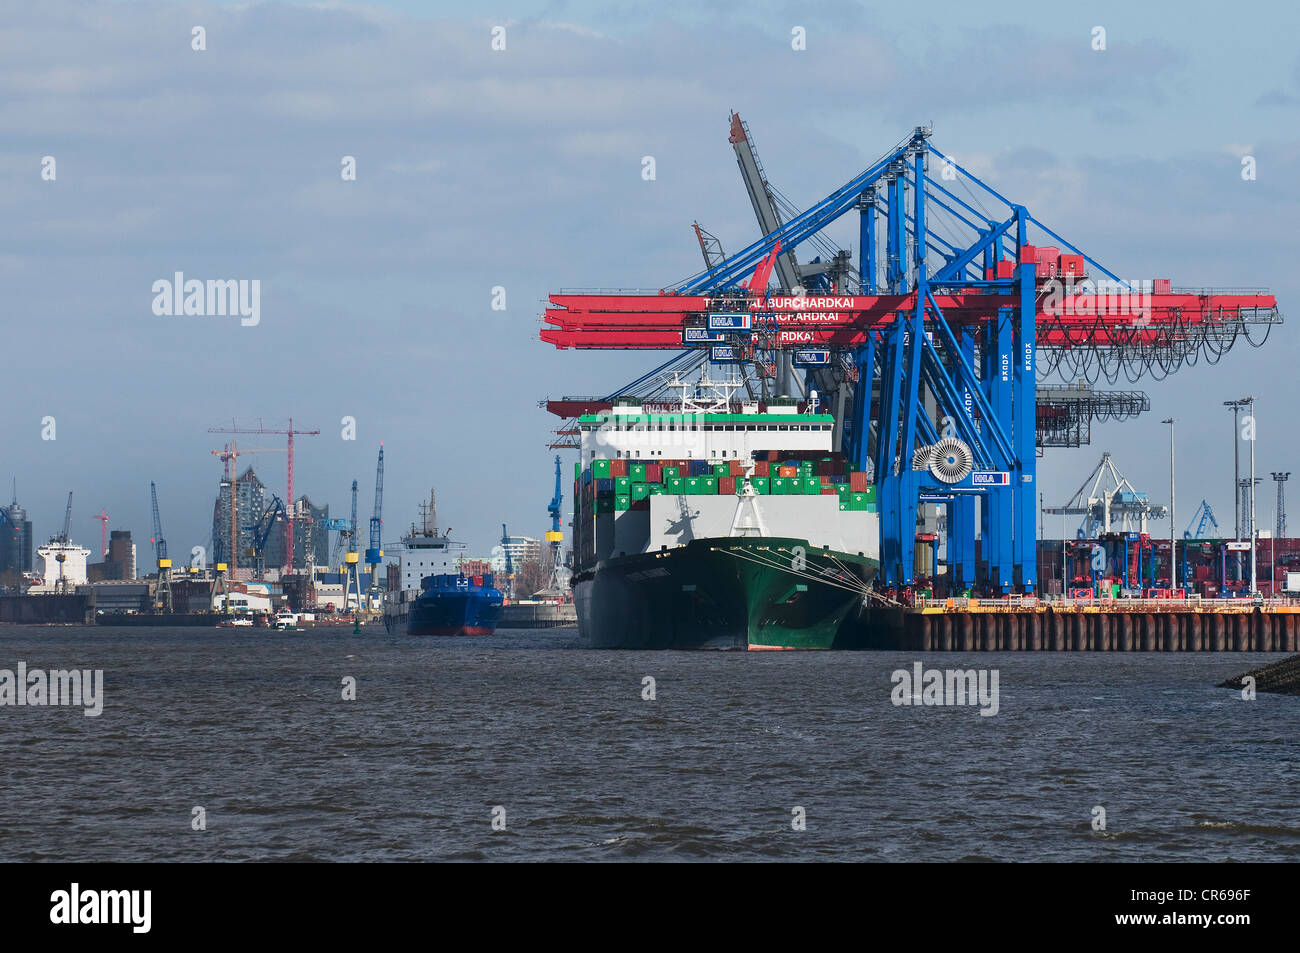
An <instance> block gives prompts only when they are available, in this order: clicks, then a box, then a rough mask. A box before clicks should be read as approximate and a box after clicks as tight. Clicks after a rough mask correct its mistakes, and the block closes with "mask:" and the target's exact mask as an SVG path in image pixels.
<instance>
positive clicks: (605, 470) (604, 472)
mask: <svg viewBox="0 0 1300 953" xmlns="http://www.w3.org/2000/svg"><path fill="white" fill-rule="evenodd" d="M613 462H614V461H612V460H592V461H591V472H592V473H594V474H595V475H596V479H597V480H604V479H608V478H609V477H610V476H612V475H613V474H611V473H610V469H609V465H610V464H611V463H613Z"/></svg>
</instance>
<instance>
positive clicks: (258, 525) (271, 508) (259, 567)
mask: <svg viewBox="0 0 1300 953" xmlns="http://www.w3.org/2000/svg"><path fill="white" fill-rule="evenodd" d="M288 518H289V517H288V513H286V512H285V508H284V501H283V500H282V499H280V498H279V497H278V496H275V495H272V496H271V502H269V503H268V504H266V508H265V509H264V510H262V512H261V514H260V515H259V516H258V517H257V519H256V520H255V521H254V522H253V524H252V525H251V526H246V527H244V528H245V529H247V530H248V531H249V532H250V533H251V534H252V542H253V547H252V551H251V553H250V555H251V556H252V557H253V575H254V576H255V577H256V578H258V579H260V578H261V577H262V576H263V575H264V574H265V573H266V541H267V540H268V539H270V537H271V530H272V529H274V528H275V524H276V521H277V520H285V521H286V522H287V521H288Z"/></svg>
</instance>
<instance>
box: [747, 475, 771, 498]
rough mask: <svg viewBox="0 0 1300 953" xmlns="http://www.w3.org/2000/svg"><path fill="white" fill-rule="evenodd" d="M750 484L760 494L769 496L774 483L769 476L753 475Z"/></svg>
mask: <svg viewBox="0 0 1300 953" xmlns="http://www.w3.org/2000/svg"><path fill="white" fill-rule="evenodd" d="M749 485H750V486H752V487H753V488H754V492H755V493H757V494H759V495H760V496H767V495H768V494H770V493H771V492H772V483H771V480H770V479H769V478H768V477H752V478H751V479H750V481H749Z"/></svg>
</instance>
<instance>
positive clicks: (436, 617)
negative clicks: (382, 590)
mask: <svg viewBox="0 0 1300 953" xmlns="http://www.w3.org/2000/svg"><path fill="white" fill-rule="evenodd" d="M437 514H438V510H437V503H436V500H435V497H434V494H433V491H432V490H430V491H429V502H428V503H421V504H420V523H419V525H418V526H415V525H413V526H412V527H411V531H410V532H409V533H408V534H407V535H405V536H403V537H402V542H401V548H400V552H399V560H400V579H401V583H400V587H399V589H398V590H396V591H394V592H389V593H387V594H386V597H385V601H384V627H385V628H386V629H387V630H388V631H389V632H390V633H392V632H400V631H402V630H403V629H405V631H406V633H407V634H408V635H491V634H492V633H493V632H494V631H495V630H496V626H497V621H498V620H499V619H500V617H501V604H502V595H501V591H500V590H499V589H497V588H496V585H495V580H494V579H493V577H492V575H491V574H490V573H489V574H485V575H467V574H465V573H462V572H461V571H460V566H461V562H462V560H463V559H464V557H465V551H466V547H465V544H464V543H461V542H458V541H456V540H454V539H452V538H451V530H450V529H448V530H447V531H446V532H445V533H440V532H439V531H438V515H437Z"/></svg>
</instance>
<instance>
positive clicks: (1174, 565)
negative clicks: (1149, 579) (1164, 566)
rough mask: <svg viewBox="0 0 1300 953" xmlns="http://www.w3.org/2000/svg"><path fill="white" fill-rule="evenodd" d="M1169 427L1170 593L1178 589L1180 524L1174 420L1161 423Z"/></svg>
mask: <svg viewBox="0 0 1300 953" xmlns="http://www.w3.org/2000/svg"><path fill="white" fill-rule="evenodd" d="M1160 422H1161V423H1162V424H1168V425H1169V592H1170V593H1171V594H1172V593H1173V591H1174V590H1175V589H1177V588H1178V586H1177V584H1176V582H1175V581H1174V576H1175V575H1176V574H1177V572H1178V535H1177V534H1178V530H1177V526H1178V522H1177V520H1176V519H1175V518H1174V418H1173V417H1166V418H1165V419H1164V420H1162V421H1160Z"/></svg>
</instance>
